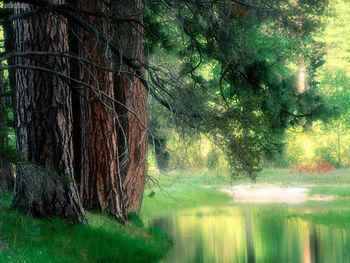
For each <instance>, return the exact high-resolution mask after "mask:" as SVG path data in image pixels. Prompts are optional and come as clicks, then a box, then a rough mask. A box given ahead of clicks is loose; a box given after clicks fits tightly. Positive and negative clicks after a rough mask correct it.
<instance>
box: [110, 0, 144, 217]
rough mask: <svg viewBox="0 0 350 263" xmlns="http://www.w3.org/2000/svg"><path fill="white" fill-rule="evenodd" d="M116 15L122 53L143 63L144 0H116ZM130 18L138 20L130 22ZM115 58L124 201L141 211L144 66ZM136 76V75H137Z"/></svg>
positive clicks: (127, 205) (114, 2)
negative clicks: (123, 20)
mask: <svg viewBox="0 0 350 263" xmlns="http://www.w3.org/2000/svg"><path fill="white" fill-rule="evenodd" d="M112 13H113V15H115V16H117V17H118V18H120V20H122V19H125V21H126V22H118V23H117V24H115V25H114V28H113V29H114V31H115V36H116V39H115V40H114V42H115V44H116V45H117V46H120V49H121V54H122V55H123V56H124V57H126V58H128V59H131V60H133V61H134V62H135V64H139V65H142V63H143V62H144V43H143V26H142V24H143V16H142V14H143V3H142V1H141V0H132V1H130V0H114V1H113V4H112ZM130 20H133V21H137V22H130ZM119 61H121V59H120V57H119V58H118V57H117V58H115V63H116V65H115V70H116V72H117V73H116V74H115V90H116V92H115V93H116V99H117V100H118V101H119V102H120V103H119V104H118V105H117V110H118V120H117V125H118V134H119V136H118V137H119V144H118V147H119V148H118V153H119V162H120V163H121V164H122V169H121V170H122V177H123V187H124V191H125V193H124V196H125V198H124V202H125V208H126V211H127V212H136V213H138V212H139V210H140V207H141V201H142V195H143V191H144V187H145V183H146V172H147V169H146V155H147V146H148V135H147V122H148V118H147V90H146V88H145V87H144V85H143V84H142V82H141V81H140V79H139V78H138V77H137V75H142V74H143V69H142V67H141V68H140V70H137V71H135V70H134V69H131V68H129V67H128V66H127V65H125V64H120V62H119ZM135 75H136V76H135Z"/></svg>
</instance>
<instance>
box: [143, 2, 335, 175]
mask: <svg viewBox="0 0 350 263" xmlns="http://www.w3.org/2000/svg"><path fill="white" fill-rule="evenodd" d="M266 2H268V5H267V6H265V5H264V4H266V3H265V1H262V2H261V3H260V2H259V4H257V6H255V7H254V8H252V7H249V6H243V5H241V4H239V3H231V2H227V3H224V2H220V3H215V2H205V3H201V4H198V3H197V2H188V1H179V2H177V3H176V4H174V3H172V2H169V3H168V2H166V4H167V5H166V7H167V8H165V9H159V7H157V8H156V7H155V6H153V5H151V4H149V5H148V6H146V9H149V10H148V11H147V12H149V13H152V12H153V11H152V10H153V9H154V8H155V9H154V10H156V11H154V12H158V14H159V12H163V15H161V17H168V19H167V20H166V19H163V20H161V22H163V25H162V26H163V27H162V28H167V29H168V30H169V31H171V32H172V33H173V35H172V37H171V38H167V40H169V41H171V42H172V44H173V47H174V48H173V49H172V51H171V52H168V51H167V48H162V45H160V44H157V43H159V42H157V43H155V45H154V46H156V47H157V51H158V52H154V53H153V55H152V56H150V60H151V61H152V62H154V64H159V63H157V62H159V57H163V56H164V54H168V57H167V58H168V60H167V61H161V62H164V63H161V64H162V67H160V68H158V71H157V69H153V70H149V71H148V72H149V74H150V76H151V80H152V88H153V89H152V90H151V93H152V95H154V98H155V99H156V100H157V101H159V102H160V103H161V104H162V105H163V106H164V107H167V108H168V109H169V110H170V111H171V114H173V115H172V118H174V119H175V120H174V121H175V123H176V125H177V126H181V127H185V126H186V127H190V129H189V130H190V131H188V133H191V134H193V133H194V132H199V133H204V134H206V135H208V136H209V137H210V138H211V139H212V140H213V141H215V143H216V144H217V145H220V147H221V148H222V149H223V151H224V152H225V154H226V156H227V160H228V161H229V163H230V166H231V171H232V174H233V175H237V174H243V175H247V176H249V177H252V178H255V176H256V174H257V172H258V171H259V169H260V164H261V160H262V159H263V156H264V155H267V154H270V155H271V153H272V152H278V151H279V150H280V149H281V146H282V142H283V140H282V139H283V135H284V131H285V129H286V128H287V127H289V126H291V125H295V124H296V123H298V121H299V119H300V118H302V117H304V119H306V118H308V119H306V120H313V119H316V118H319V117H320V116H321V113H325V112H327V111H328V109H327V108H326V107H324V103H323V100H322V98H321V97H320V96H319V95H318V94H317V92H316V90H315V89H313V87H311V88H310V89H309V90H308V91H307V92H305V93H304V94H297V89H296V81H295V72H296V70H295V68H296V66H297V65H298V63H299V56H300V54H304V53H305V54H304V55H305V58H306V64H307V67H308V70H309V72H310V84H311V85H312V86H316V85H317V83H316V82H314V81H313V79H314V75H313V74H314V71H315V69H316V68H317V67H319V66H321V65H322V55H323V54H322V52H319V49H318V47H319V43H317V42H316V41H315V40H314V39H313V37H312V35H311V34H310V33H312V32H314V31H316V30H317V28H318V26H320V25H321V23H320V15H321V14H322V13H323V12H324V9H325V8H326V5H327V3H326V1H313V2H312V3H309V2H308V3H305V2H302V1H297V2H296V3H294V2H293V3H291V2H290V1H266ZM287 2H288V4H287ZM228 10H231V11H228ZM149 18H150V19H151V16H149ZM151 20H152V19H151ZM156 20H158V19H156ZM156 22H157V21H156ZM149 23H150V24H151V22H149ZM163 36H164V35H163ZM150 44H151V42H150ZM315 50H316V51H315ZM169 54H171V55H169Z"/></svg>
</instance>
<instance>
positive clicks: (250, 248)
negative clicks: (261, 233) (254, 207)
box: [244, 210, 256, 263]
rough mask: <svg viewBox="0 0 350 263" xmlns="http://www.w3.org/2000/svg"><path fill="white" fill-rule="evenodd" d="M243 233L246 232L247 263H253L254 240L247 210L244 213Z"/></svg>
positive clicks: (254, 259)
mask: <svg viewBox="0 0 350 263" xmlns="http://www.w3.org/2000/svg"><path fill="white" fill-rule="evenodd" d="M244 222H245V231H246V242H247V263H255V262H256V257H255V251H254V240H253V235H252V226H251V222H252V220H251V215H250V212H249V211H248V210H246V212H245V213H244Z"/></svg>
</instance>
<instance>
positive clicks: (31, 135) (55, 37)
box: [13, 0, 86, 223]
mask: <svg viewBox="0 0 350 263" xmlns="http://www.w3.org/2000/svg"><path fill="white" fill-rule="evenodd" d="M52 3H53V4H62V3H63V2H62V1H59V0H57V1H52ZM35 9H36V7H33V6H31V5H29V4H15V14H20V13H23V12H30V11H33V10H35ZM67 36H68V34H67V21H66V20H65V19H64V18H63V17H58V16H57V15H54V14H50V13H42V14H38V15H35V16H31V17H29V18H25V19H20V20H17V21H16V22H15V44H16V51H17V52H30V51H38V52H61V53H64V52H68V37H67ZM16 66H17V67H18V68H17V70H16V84H17V85H16V106H15V109H16V115H17V118H16V122H17V145H18V148H19V152H20V155H21V158H22V160H23V161H24V162H31V163H35V164H36V165H39V166H41V167H42V169H43V170H45V171H50V172H51V173H53V174H56V175H57V176H59V177H62V178H65V179H64V180H62V182H64V183H63V185H62V188H58V189H56V190H54V191H48V192H47V193H46V194H47V195H49V197H48V200H49V202H45V203H44V204H43V207H42V212H41V214H42V215H45V216H59V217H62V218H64V219H66V220H67V222H69V223H86V219H85V213H84V209H83V208H82V205H81V203H80V198H79V192H78V189H77V187H76V185H75V182H74V169H73V145H72V137H71V135H72V110H71V106H72V105H71V104H72V102H71V92H70V89H69V86H68V84H67V82H66V79H63V78H62V77H60V76H58V75H57V74H53V73H52V72H47V71H46V70H53V71H55V72H57V73H58V74H61V76H62V75H67V76H68V75H69V61H68V59H66V58H64V57H55V56H45V57H43V56H37V57H35V58H25V57H22V58H18V59H16ZM38 67H40V68H41V69H38ZM19 172H20V173H19V174H18V178H19V179H20V178H27V177H28V174H26V169H25V168H23V169H21V168H19ZM31 173H32V176H34V177H35V178H36V179H35V180H38V182H40V181H41V180H43V178H41V176H42V175H43V173H41V172H38V171H37V170H35V169H32V170H31ZM45 178H46V177H45ZM21 182H22V181H19V182H18V183H17V187H16V189H15V198H14V202H13V206H14V207H16V208H19V209H20V210H22V211H24V212H32V211H34V210H35V208H36V207H28V206H30V205H33V204H35V203H36V202H41V201H40V200H35V201H32V202H26V200H25V199H26V198H27V197H28V195H25V194H24V193H25V192H26V187H29V185H26V184H25V183H21ZM24 182H25V180H24ZM37 190H38V191H41V190H40V188H39V187H38V189H37ZM33 191H36V189H35V188H33ZM43 194H45V193H43ZM52 195H57V196H56V197H53V196H52ZM33 196H34V197H35V196H42V194H40V192H39V193H38V195H33ZM58 200H59V203H56V202H57V201H58ZM50 202H53V203H50ZM23 203H26V204H27V205H28V206H27V207H25V206H24V207H23V206H22V205H21V204H23ZM56 205H57V206H59V207H61V208H62V209H51V207H55V206H56ZM33 214H34V215H35V213H33ZM67 215H69V218H67Z"/></svg>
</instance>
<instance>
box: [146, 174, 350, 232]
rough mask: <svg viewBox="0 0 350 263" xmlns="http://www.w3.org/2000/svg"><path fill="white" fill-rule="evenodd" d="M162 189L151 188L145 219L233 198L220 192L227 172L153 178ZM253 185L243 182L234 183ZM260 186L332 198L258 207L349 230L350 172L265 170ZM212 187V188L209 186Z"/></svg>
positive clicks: (154, 175) (261, 176) (248, 181)
mask: <svg viewBox="0 0 350 263" xmlns="http://www.w3.org/2000/svg"><path fill="white" fill-rule="evenodd" d="M152 176H153V177H154V178H155V179H156V180H157V181H158V183H159V185H160V187H157V186H152V187H150V186H148V188H147V189H146V192H145V197H144V201H143V207H142V214H143V215H144V216H146V217H148V216H154V215H159V214H166V213H172V212H174V211H178V210H181V209H187V208H191V207H198V206H220V205H229V204H230V202H231V201H232V198H231V197H229V196H227V195H226V194H225V193H222V192H220V191H219V190H220V188H222V187H223V186H226V185H229V184H230V183H231V182H230V178H229V175H228V174H227V173H224V172H222V173H220V172H203V171H197V172H192V173H191V172H172V173H169V174H167V175H159V174H158V175H157V174H153V175H152ZM242 183H243V184H244V183H250V180H248V179H243V180H239V181H237V182H233V184H242ZM257 183H258V184H274V185H280V186H284V187H285V186H303V187H307V188H309V189H310V194H311V195H332V196H335V197H336V198H335V199H334V200H332V201H308V202H306V203H302V204H289V205H285V204H265V205H261V204H259V205H257V206H260V207H263V209H264V211H265V209H266V211H267V214H269V215H270V216H273V217H300V218H303V219H305V220H307V221H310V222H313V223H316V224H324V225H329V226H335V227H340V228H350V170H349V169H342V170H337V171H334V172H332V173H327V174H308V175H296V174H295V173H291V172H290V171H289V170H286V169H267V170H263V171H262V172H261V173H260V174H259V176H258V179H257ZM208 186H209V187H208Z"/></svg>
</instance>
